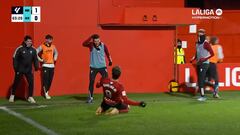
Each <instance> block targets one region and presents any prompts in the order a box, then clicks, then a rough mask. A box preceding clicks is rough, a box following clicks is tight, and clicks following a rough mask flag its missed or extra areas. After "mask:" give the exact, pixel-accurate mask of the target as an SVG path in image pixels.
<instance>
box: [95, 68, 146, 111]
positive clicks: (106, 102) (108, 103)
mask: <svg viewBox="0 0 240 135" xmlns="http://www.w3.org/2000/svg"><path fill="white" fill-rule="evenodd" d="M120 75H121V69H120V67H119V66H115V67H113V68H112V78H108V77H106V78H102V79H101V80H100V81H99V82H98V83H97V88H100V87H102V88H103V101H102V103H101V106H100V107H98V109H97V110H96V115H100V114H106V115H116V114H119V113H127V112H128V110H129V107H130V106H129V105H133V106H140V107H145V106H146V103H145V102H143V101H141V102H137V101H132V100H130V99H128V97H127V95H126V92H125V90H124V88H123V85H122V84H121V83H120V82H119V81H118V79H119V77H120Z"/></svg>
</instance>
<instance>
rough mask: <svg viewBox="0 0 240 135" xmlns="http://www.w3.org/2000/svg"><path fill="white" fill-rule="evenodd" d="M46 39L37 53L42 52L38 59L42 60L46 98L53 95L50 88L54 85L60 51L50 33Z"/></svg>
mask: <svg viewBox="0 0 240 135" xmlns="http://www.w3.org/2000/svg"><path fill="white" fill-rule="evenodd" d="M45 40H46V41H45V42H44V43H43V44H41V45H40V46H39V47H38V48H37V54H39V53H41V57H38V60H39V61H40V62H42V83H43V92H44V96H45V98H46V99H51V96H49V90H50V87H51V85H52V80H53V76H54V68H55V62H56V61H57V58H58V51H57V49H56V46H55V45H53V44H52V42H53V36H51V35H49V34H48V35H46V36H45Z"/></svg>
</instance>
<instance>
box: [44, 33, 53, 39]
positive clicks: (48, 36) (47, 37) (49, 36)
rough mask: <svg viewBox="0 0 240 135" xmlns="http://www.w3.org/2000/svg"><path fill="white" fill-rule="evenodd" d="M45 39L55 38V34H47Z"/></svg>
mask: <svg viewBox="0 0 240 135" xmlns="http://www.w3.org/2000/svg"><path fill="white" fill-rule="evenodd" d="M45 39H53V36H52V35H50V34H47V35H46V36H45Z"/></svg>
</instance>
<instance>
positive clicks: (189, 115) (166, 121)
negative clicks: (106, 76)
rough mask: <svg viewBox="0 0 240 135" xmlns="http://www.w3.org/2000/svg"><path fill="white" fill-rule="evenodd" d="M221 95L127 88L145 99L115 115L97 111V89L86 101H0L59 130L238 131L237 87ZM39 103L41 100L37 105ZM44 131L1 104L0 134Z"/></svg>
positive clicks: (157, 134) (89, 134)
mask: <svg viewBox="0 0 240 135" xmlns="http://www.w3.org/2000/svg"><path fill="white" fill-rule="evenodd" d="M220 94H221V97H222V98H221V99H213V98H212V95H211V94H207V97H208V100H207V101H206V102H199V101H197V100H196V99H197V97H192V96H191V95H188V94H182V93H173V94H167V93H160V94H129V95H128V96H129V97H130V98H131V99H134V100H144V101H146V102H147V107H146V108H140V107H131V109H130V112H129V113H127V114H121V115H117V116H95V110H96V108H97V107H98V106H99V104H100V101H101V95H96V96H95V101H94V103H93V104H90V105H89V104H86V103H85V97H86V95H70V96H59V97H53V98H52V100H45V99H44V98H43V97H36V98H35V99H36V101H37V105H31V104H29V103H27V102H25V101H22V100H17V101H16V102H15V103H8V101H7V100H6V99H0V106H6V107H8V108H10V109H11V110H13V111H15V112H18V113H21V114H22V115H24V116H25V117H28V118H31V119H32V120H34V121H36V122H38V123H40V124H41V125H43V126H45V127H48V128H49V129H51V130H53V131H55V132H56V133H57V134H61V135H238V134H239V133H240V92H239V91H228V92H221V93H220ZM39 105H44V107H42V108H38V107H39ZM16 134H17V135H43V134H44V133H43V132H41V131H40V130H39V129H37V128H35V127H33V126H32V125H30V124H28V123H26V122H24V121H22V120H20V119H18V118H16V117H14V116H12V115H10V114H8V113H6V112H4V111H3V110H0V135H16Z"/></svg>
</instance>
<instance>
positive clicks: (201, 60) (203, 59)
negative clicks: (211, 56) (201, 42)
mask: <svg viewBox="0 0 240 135" xmlns="http://www.w3.org/2000/svg"><path fill="white" fill-rule="evenodd" d="M206 60H207V59H206V58H201V59H200V60H199V62H204V61H206Z"/></svg>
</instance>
